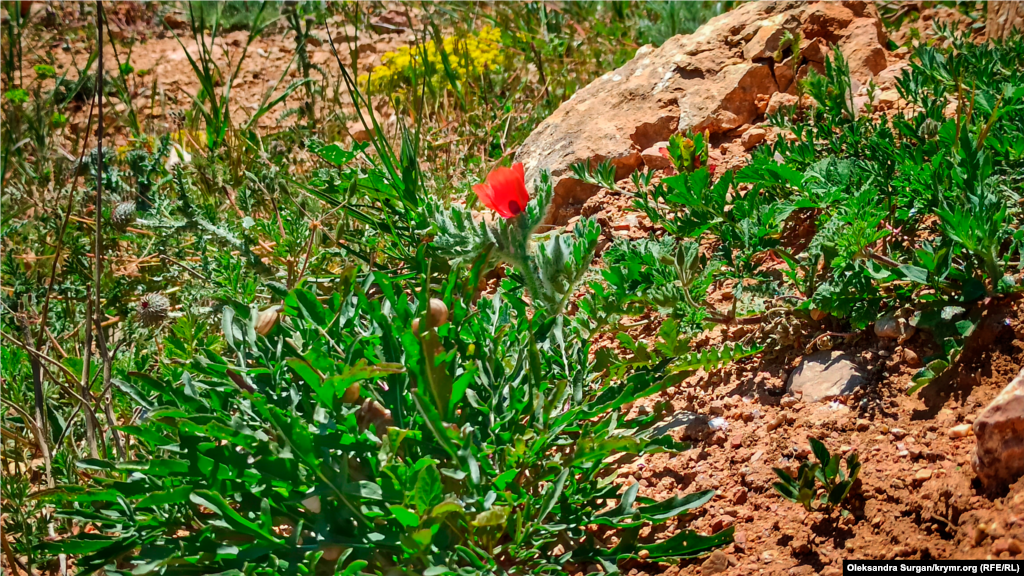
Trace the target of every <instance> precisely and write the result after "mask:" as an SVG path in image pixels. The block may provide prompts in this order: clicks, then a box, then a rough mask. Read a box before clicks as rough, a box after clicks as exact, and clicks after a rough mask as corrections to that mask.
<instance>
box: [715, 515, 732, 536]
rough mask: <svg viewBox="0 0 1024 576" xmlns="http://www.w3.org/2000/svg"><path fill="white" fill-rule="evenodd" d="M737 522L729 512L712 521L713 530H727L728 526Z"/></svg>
mask: <svg viewBox="0 0 1024 576" xmlns="http://www.w3.org/2000/svg"><path fill="white" fill-rule="evenodd" d="M735 523H736V519H735V518H733V517H732V516H729V515H728V514H723V515H722V516H719V517H718V518H715V520H714V522H712V523H711V531H712V532H721V531H722V530H725V529H726V528H728V527H729V526H732V525H733V524H735Z"/></svg>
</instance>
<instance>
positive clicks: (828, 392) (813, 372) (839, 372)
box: [789, 350, 867, 402]
mask: <svg viewBox="0 0 1024 576" xmlns="http://www.w3.org/2000/svg"><path fill="white" fill-rule="evenodd" d="M866 383H867V378H866V377H865V375H864V371H863V370H862V369H861V368H860V366H857V365H856V364H854V363H853V359H852V358H851V357H850V356H848V355H846V354H843V353H842V352H839V351H837V350H822V351H820V352H815V353H814V354H811V355H809V356H804V357H803V359H802V360H801V361H800V365H799V366H797V367H796V370H793V373H792V374H790V376H789V391H790V392H793V393H799V394H802V395H803V400H804V401H805V402H820V401H822V400H828V399H830V398H836V397H839V396H848V395H850V394H853V392H854V391H855V390H857V388H859V387H861V386H863V385H864V384H866Z"/></svg>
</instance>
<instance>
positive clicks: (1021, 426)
mask: <svg viewBox="0 0 1024 576" xmlns="http://www.w3.org/2000/svg"><path fill="white" fill-rule="evenodd" d="M973 428H974V435H975V436H977V438H978V440H977V445H976V446H975V451H974V455H973V458H972V460H971V465H972V467H973V468H974V472H975V473H976V474H977V475H978V478H980V479H981V481H982V483H983V484H985V485H986V486H988V487H990V488H991V487H996V486H1001V485H1005V484H1011V483H1013V482H1016V481H1017V480H1018V479H1019V478H1020V477H1021V476H1022V475H1024V442H1021V430H1024V370H1021V371H1020V374H1018V375H1017V377H1016V378H1014V379H1013V381H1011V382H1010V383H1009V384H1007V385H1006V388H1004V389H1003V390H1002V391H1001V392H1000V393H999V395H998V396H996V397H995V399H993V400H992V402H990V403H989V405H988V406H986V407H985V409H984V410H983V411H982V412H981V414H979V415H978V417H977V419H975V421H974V425H973Z"/></svg>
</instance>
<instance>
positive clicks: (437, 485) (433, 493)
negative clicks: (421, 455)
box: [413, 464, 444, 514]
mask: <svg viewBox="0 0 1024 576" xmlns="http://www.w3.org/2000/svg"><path fill="white" fill-rule="evenodd" d="M443 499H444V494H443V489H442V488H441V474H440V472H438V471H437V466H435V465H434V464H430V465H429V466H426V467H424V468H423V469H422V470H420V473H419V475H418V476H417V477H416V487H415V488H414V489H413V502H414V503H415V504H416V510H418V511H419V513H420V514H427V513H428V512H429V511H430V509H431V508H433V507H434V506H436V505H438V504H440V503H441V501H442V500H443Z"/></svg>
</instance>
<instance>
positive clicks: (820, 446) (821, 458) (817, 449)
mask: <svg viewBox="0 0 1024 576" xmlns="http://www.w3.org/2000/svg"><path fill="white" fill-rule="evenodd" d="M808 441H809V442H810V444H811V451H812V452H814V457H815V458H817V459H818V462H820V463H821V467H822V468H828V463H829V461H830V460H831V459H832V457H831V455H830V454H829V452H828V448H826V447H825V443H824V442H822V441H821V440H818V439H817V438H810V439H809V440H808Z"/></svg>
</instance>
